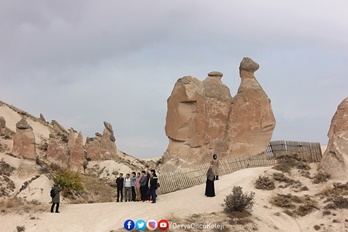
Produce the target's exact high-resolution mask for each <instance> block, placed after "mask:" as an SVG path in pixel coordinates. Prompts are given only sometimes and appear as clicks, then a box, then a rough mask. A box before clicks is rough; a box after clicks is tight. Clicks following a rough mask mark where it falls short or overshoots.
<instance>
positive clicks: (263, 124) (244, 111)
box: [163, 58, 275, 165]
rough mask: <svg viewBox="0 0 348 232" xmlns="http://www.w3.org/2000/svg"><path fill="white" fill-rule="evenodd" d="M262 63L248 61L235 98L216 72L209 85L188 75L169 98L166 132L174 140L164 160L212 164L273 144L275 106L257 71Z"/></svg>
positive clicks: (248, 59)
mask: <svg viewBox="0 0 348 232" xmlns="http://www.w3.org/2000/svg"><path fill="white" fill-rule="evenodd" d="M258 68H259V65H258V64H257V63H255V62H254V61H253V60H251V59H250V58H244V59H243V60H242V62H241V65H240V76H241V84H240V87H239V90H238V93H237V95H236V96H235V97H234V98H233V97H232V96H231V93H230V90H229V88H228V87H227V86H226V85H225V84H223V83H222V80H221V79H222V76H223V75H222V73H220V72H218V71H213V72H210V73H209V74H208V77H207V78H206V79H205V80H204V81H200V80H198V79H197V78H195V77H191V76H185V77H182V78H180V79H178V81H177V82H176V84H175V86H174V89H173V91H172V93H171V95H170V97H169V98H168V101H167V104H168V110H167V117H166V126H165V132H166V135H167V136H168V138H169V144H168V148H167V150H166V152H165V154H164V155H163V162H164V163H166V162H168V161H170V160H171V161H174V163H175V165H177V164H178V163H180V160H184V161H186V162H207V161H209V160H211V158H212V154H213V153H217V154H219V157H230V156H246V155H256V154H259V153H261V152H263V151H264V150H265V148H266V146H267V145H268V143H269V142H270V140H271V137H272V133H273V129H274V127H275V119H274V116H273V112H272V108H271V103H270V100H269V98H268V97H267V95H266V93H265V92H264V91H263V89H262V87H261V86H260V84H259V83H258V82H257V80H256V78H255V76H254V72H255V71H256V70H257V69H258Z"/></svg>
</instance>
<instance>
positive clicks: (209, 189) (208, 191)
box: [205, 165, 215, 197]
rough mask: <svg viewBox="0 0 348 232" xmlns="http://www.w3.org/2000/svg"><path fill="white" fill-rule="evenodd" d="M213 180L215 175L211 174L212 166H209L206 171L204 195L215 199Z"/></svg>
mask: <svg viewBox="0 0 348 232" xmlns="http://www.w3.org/2000/svg"><path fill="white" fill-rule="evenodd" d="M214 180H215V174H214V172H213V167H212V165H210V167H209V169H208V171H207V182H206V185H205V195H206V196H207V197H215V188H214Z"/></svg>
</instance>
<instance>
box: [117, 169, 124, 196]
mask: <svg viewBox="0 0 348 232" xmlns="http://www.w3.org/2000/svg"><path fill="white" fill-rule="evenodd" d="M123 182H124V178H123V173H120V175H119V177H117V179H116V189H117V199H116V202H119V201H121V202H122V201H123Z"/></svg>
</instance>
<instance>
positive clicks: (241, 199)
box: [224, 186, 255, 212]
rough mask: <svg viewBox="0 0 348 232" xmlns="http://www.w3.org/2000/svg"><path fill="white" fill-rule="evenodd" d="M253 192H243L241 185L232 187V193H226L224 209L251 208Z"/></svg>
mask: <svg viewBox="0 0 348 232" xmlns="http://www.w3.org/2000/svg"><path fill="white" fill-rule="evenodd" d="M254 196H255V193H254V192H250V193H249V194H247V193H243V191H242V187H240V186H235V187H233V189H232V193H231V194H229V195H227V196H226V198H225V200H224V202H225V204H224V206H225V211H227V212H231V211H239V212H242V211H244V210H251V209H252V207H253V204H254Z"/></svg>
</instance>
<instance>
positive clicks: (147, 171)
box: [146, 169, 151, 201]
mask: <svg viewBox="0 0 348 232" xmlns="http://www.w3.org/2000/svg"><path fill="white" fill-rule="evenodd" d="M150 178H151V172H150V171H149V170H148V169H146V186H147V189H146V200H147V201H150V200H151V190H150Z"/></svg>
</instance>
